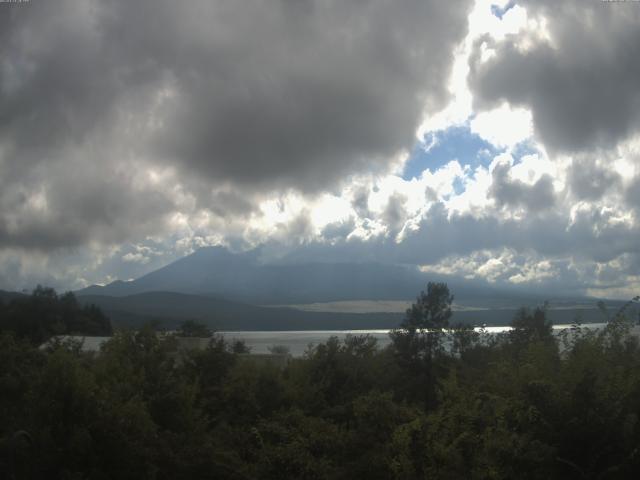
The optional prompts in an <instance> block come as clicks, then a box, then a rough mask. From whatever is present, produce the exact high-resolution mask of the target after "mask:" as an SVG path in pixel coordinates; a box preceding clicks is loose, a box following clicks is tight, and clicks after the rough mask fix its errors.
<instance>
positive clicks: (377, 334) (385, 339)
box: [218, 323, 606, 357]
mask: <svg viewBox="0 0 640 480" xmlns="http://www.w3.org/2000/svg"><path fill="white" fill-rule="evenodd" d="M605 325H606V324H605V323H589V324H584V325H582V328H589V329H597V328H602V327H604V326H605ZM567 328H571V325H566V324H565V325H554V326H553V329H554V331H555V332H557V333H559V332H561V331H562V330H565V329H567ZM478 330H479V329H478V328H477V329H476V331H478ZM509 330H511V327H506V326H502V327H485V331H486V332H487V333H493V334H497V333H502V332H507V331H509ZM390 331H391V330H388V329H387V330H316V331H281V332H263V331H260V332H258V331H256V332H218V333H220V334H222V335H224V336H225V338H226V339H227V340H243V341H244V342H245V343H246V345H247V346H248V347H249V348H251V353H269V347H272V346H273V345H283V346H286V347H288V348H289V351H290V353H291V355H293V356H294V357H299V356H302V355H303V354H304V352H305V351H306V349H307V348H308V346H309V344H313V345H317V344H319V343H324V342H326V341H327V340H328V339H329V337H332V336H336V337H338V338H340V339H341V340H342V339H344V338H345V337H346V336H347V335H349V334H351V335H371V336H372V337H374V338H375V339H377V340H378V346H379V347H381V348H382V347H385V346H386V345H388V344H389V343H390V342H391V339H390V338H389V332H390Z"/></svg>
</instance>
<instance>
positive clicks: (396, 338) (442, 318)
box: [389, 282, 453, 409]
mask: <svg viewBox="0 0 640 480" xmlns="http://www.w3.org/2000/svg"><path fill="white" fill-rule="evenodd" d="M452 303H453V295H451V294H450V292H449V287H448V286H447V284H446V283H434V282H429V283H428V284H427V291H426V292H424V291H422V292H420V295H419V296H418V298H417V300H416V303H414V304H413V305H412V306H411V308H409V309H407V315H406V318H405V319H404V320H403V322H402V323H401V324H400V328H399V329H396V330H393V331H392V332H391V333H390V334H389V336H390V337H391V341H392V345H393V349H394V350H395V353H396V358H397V361H398V363H399V365H400V367H401V368H402V370H403V371H404V372H405V373H406V374H408V375H409V379H408V382H407V383H406V385H409V386H410V391H409V393H408V394H409V396H411V397H414V398H421V399H422V400H423V401H424V402H425V406H426V407H427V408H428V409H429V408H433V407H434V406H435V405H436V397H437V383H438V379H437V377H438V372H439V370H441V368H440V365H438V364H437V362H436V357H440V356H442V354H443V353H444V348H443V338H444V335H445V333H446V332H445V329H446V328H447V327H448V326H449V319H450V318H451V315H452V311H451V304H452ZM405 380H407V379H405Z"/></svg>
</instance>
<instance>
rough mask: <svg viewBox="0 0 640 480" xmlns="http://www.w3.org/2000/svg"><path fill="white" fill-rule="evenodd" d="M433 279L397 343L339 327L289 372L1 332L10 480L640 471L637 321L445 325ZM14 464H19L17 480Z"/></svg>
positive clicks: (124, 339) (158, 343) (2, 431)
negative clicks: (42, 343) (569, 327)
mask: <svg viewBox="0 0 640 480" xmlns="http://www.w3.org/2000/svg"><path fill="white" fill-rule="evenodd" d="M450 304H451V297H450V295H449V292H448V289H446V288H445V287H443V286H438V285H430V286H429V288H428V289H427V292H426V293H425V294H423V295H421V296H420V297H419V298H418V301H417V303H416V305H415V306H414V308H413V309H412V310H410V311H409V312H408V314H407V321H406V322H405V324H403V326H402V328H401V329H399V330H398V331H396V332H394V333H393V336H392V338H393V342H392V344H391V345H390V346H389V347H387V348H385V349H379V348H378V347H377V346H376V343H375V340H374V339H373V338H371V337H367V336H350V337H347V338H346V340H344V341H339V340H338V339H337V338H335V337H334V338H331V339H329V340H328V341H327V342H326V343H323V344H320V345H317V346H315V347H312V348H309V350H308V352H307V353H306V355H305V356H304V357H303V358H292V359H290V361H289V363H288V364H287V366H286V367H284V368H279V367H278V366H277V365H275V364H272V363H269V362H261V361H259V360H258V359H257V357H252V356H247V355H245V354H242V353H235V352H234V348H233V346H231V345H229V344H227V343H226V342H225V340H224V339H223V338H221V337H220V336H213V337H212V338H211V342H210V344H209V347H208V348H207V349H206V350H203V351H181V350H180V349H177V348H176V342H177V341H178V339H177V338H176V337H173V336H159V335H157V334H156V333H155V332H154V331H153V330H152V329H151V328H144V329H141V330H139V331H118V332H116V334H115V335H114V336H113V338H112V339H111V340H110V341H109V342H108V343H106V344H105V345H104V347H103V348H102V351H101V353H100V354H98V355H94V354H88V353H82V352H81V350H80V348H79V346H78V345H76V344H73V343H72V342H67V343H62V344H56V345H53V346H52V347H51V348H50V351H49V352H43V351H40V350H37V349H34V348H33V346H32V345H31V344H29V343H28V342H27V341H24V340H20V339H19V338H17V336H16V335H14V334H11V333H4V334H2V335H1V336H0V477H1V478H12V476H13V478H50V479H56V478H61V479H81V478H89V479H108V478H113V479H128V478H131V479H146V478H151V479H183V478H184V479H190V478H193V479H207V478H211V479H214V478H215V479H253V478H256V479H289V478H291V479H360V478H362V479H394V478H396V479H425V478H439V479H464V478H477V479H512V478H524V479H526V478H544V479H547V478H552V479H554V478H558V479H572V478H576V479H578V478H580V479H581V478H603V479H607V478H608V479H612V478H634V474H636V473H637V472H638V471H640V347H639V345H638V341H637V339H636V338H635V337H634V336H633V335H630V334H629V325H628V324H627V323H626V321H625V320H624V318H623V316H622V315H618V316H615V317H614V318H612V319H611V320H610V322H609V324H608V326H607V327H606V328H604V329H602V330H599V331H593V330H586V329H580V328H578V326H576V329H575V330H574V331H573V332H571V333H566V334H565V335H564V336H561V337H557V336H554V335H553V334H552V332H551V328H550V325H549V324H548V322H547V321H546V320H545V311H544V309H536V310H534V311H528V310H522V311H521V312H519V314H518V316H517V317H516V319H515V320H514V327H515V329H514V330H513V331H512V332H509V333H507V334H504V335H502V336H490V335H485V334H483V333H482V332H480V333H478V332H474V331H473V330H470V329H465V328H458V329H455V328H454V329H453V333H451V332H450V331H449V330H445V329H446V328H447V327H448V326H449V325H448V321H449V317H450V314H449V313H447V311H448V309H449V308H450ZM3 475H4V476H3Z"/></svg>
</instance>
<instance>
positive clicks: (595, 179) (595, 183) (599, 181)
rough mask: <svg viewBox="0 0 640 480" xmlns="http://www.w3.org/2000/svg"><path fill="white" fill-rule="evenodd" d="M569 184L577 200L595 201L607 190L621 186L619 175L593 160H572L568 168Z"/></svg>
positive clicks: (617, 188)
mask: <svg viewBox="0 0 640 480" xmlns="http://www.w3.org/2000/svg"><path fill="white" fill-rule="evenodd" d="M568 180H569V184H570V186H571V190H572V192H573V194H574V195H575V196H576V197H577V198H578V199H579V200H589V201H596V200H600V198H602V196H603V195H604V194H605V193H606V192H607V191H609V190H619V189H620V187H621V186H622V179H621V177H620V175H619V174H618V173H617V172H615V171H611V170H608V169H606V168H605V167H603V166H602V165H599V164H597V163H596V162H595V161H594V160H593V159H588V158H587V159H574V160H573V163H572V164H571V167H570V168H569V176H568Z"/></svg>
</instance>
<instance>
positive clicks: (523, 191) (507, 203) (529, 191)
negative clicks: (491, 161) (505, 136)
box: [489, 162, 555, 212]
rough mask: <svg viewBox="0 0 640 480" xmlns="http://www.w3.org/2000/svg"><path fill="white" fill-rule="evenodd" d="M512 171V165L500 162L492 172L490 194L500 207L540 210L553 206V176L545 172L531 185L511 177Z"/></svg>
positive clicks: (531, 210) (530, 210)
mask: <svg viewBox="0 0 640 480" xmlns="http://www.w3.org/2000/svg"><path fill="white" fill-rule="evenodd" d="M510 173H511V165H510V164H509V163H506V162H500V163H498V164H497V165H496V166H495V167H494V169H493V172H492V176H493V184H492V185H491V189H490V191H489V195H490V196H491V197H493V198H494V199H495V201H496V203H497V204H498V205H499V206H500V207H509V208H511V209H513V208H518V207H525V208H526V210H527V211H529V212H539V211H542V210H548V209H549V208H551V207H553V205H554V203H555V191H554V189H553V180H552V178H551V176H549V175H548V174H544V175H542V176H541V177H540V178H539V179H538V180H537V181H536V182H535V183H533V184H532V185H529V184H526V183H524V182H522V181H521V180H518V179H513V178H511V175H510Z"/></svg>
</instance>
